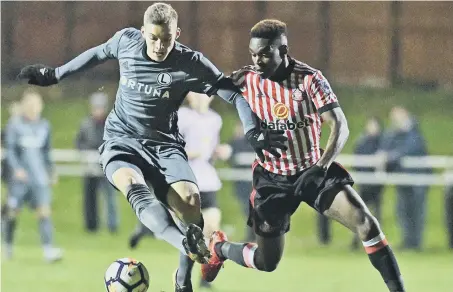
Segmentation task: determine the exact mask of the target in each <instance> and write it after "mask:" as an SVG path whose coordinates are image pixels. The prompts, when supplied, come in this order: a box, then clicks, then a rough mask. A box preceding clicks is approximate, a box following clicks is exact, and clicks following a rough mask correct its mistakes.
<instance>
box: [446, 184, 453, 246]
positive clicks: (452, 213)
mask: <svg viewBox="0 0 453 292" xmlns="http://www.w3.org/2000/svg"><path fill="white" fill-rule="evenodd" d="M450 183H451V182H450ZM445 221H446V222H445V223H446V224H447V232H448V246H449V247H450V249H453V184H450V185H448V186H447V188H446V192H445Z"/></svg>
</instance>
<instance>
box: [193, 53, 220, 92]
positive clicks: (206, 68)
mask: <svg viewBox="0 0 453 292" xmlns="http://www.w3.org/2000/svg"><path fill="white" fill-rule="evenodd" d="M192 61H193V62H192V72H191V75H192V76H190V77H189V78H190V79H192V80H191V81H194V83H195V85H194V86H193V88H191V91H194V92H197V93H205V94H207V95H209V96H211V95H212V94H214V93H215V92H216V91H217V89H218V88H216V87H215V85H216V84H217V83H218V82H219V81H220V80H221V79H223V78H224V75H223V73H222V72H220V71H219V69H217V67H216V66H214V64H212V63H211V61H209V60H208V59H207V58H206V57H205V56H203V54H201V53H200V52H195V54H194V55H193V56H192Z"/></svg>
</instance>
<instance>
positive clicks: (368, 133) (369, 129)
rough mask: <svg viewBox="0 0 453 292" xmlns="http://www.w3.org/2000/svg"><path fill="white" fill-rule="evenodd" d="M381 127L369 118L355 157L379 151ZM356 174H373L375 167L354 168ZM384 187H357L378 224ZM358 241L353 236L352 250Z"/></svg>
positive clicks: (370, 185)
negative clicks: (372, 210)
mask: <svg viewBox="0 0 453 292" xmlns="http://www.w3.org/2000/svg"><path fill="white" fill-rule="evenodd" d="M382 131H383V125H382V122H381V120H380V119H379V118H377V117H371V118H370V119H369V120H368V121H367V123H366V126H365V133H363V135H362V136H361V137H360V139H359V141H358V142H357V144H356V145H355V150H354V154H356V155H373V154H376V153H377V151H378V150H379V146H380V143H381V140H382ZM354 170H355V171H357V172H359V171H360V172H375V171H376V168H375V167H355V168H354ZM383 190H384V186H383V185H382V184H361V185H360V186H359V194H360V195H361V196H362V199H363V201H364V202H365V204H367V206H368V207H371V208H370V209H374V212H373V213H374V214H373V215H374V216H375V217H376V219H377V220H378V221H379V222H382V221H381V217H382V213H381V205H382V191H383ZM360 245H361V244H360V241H359V238H358V237H357V236H354V239H353V241H352V248H353V249H357V248H358V247H359V246H360Z"/></svg>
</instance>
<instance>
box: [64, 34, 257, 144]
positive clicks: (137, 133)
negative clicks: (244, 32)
mask: <svg viewBox="0 0 453 292" xmlns="http://www.w3.org/2000/svg"><path fill="white" fill-rule="evenodd" d="M109 59H118V61H119V65H120V80H119V87H118V91H117V94H116V101H115V105H114V108H113V109H112V111H111V112H110V114H109V116H108V118H107V121H106V124H105V131H104V139H105V140H106V139H110V138H113V137H132V138H137V139H149V140H153V141H155V142H156V143H163V144H170V145H171V144H175V143H176V144H181V143H183V140H182V136H181V135H180V134H179V131H178V125H177V119H178V116H177V110H178V108H179V107H180V105H181V103H182V102H183V100H184V98H185V96H186V95H187V93H188V92H189V91H193V92H197V93H206V94H208V95H213V94H216V95H219V96H220V97H222V98H223V99H224V100H226V101H227V102H229V103H234V104H235V105H236V108H237V110H238V113H239V117H240V118H241V121H242V123H243V125H244V129H245V131H248V130H250V129H253V128H254V127H255V120H254V115H253V112H252V111H251V109H250V106H249V105H248V103H247V102H246V100H245V99H244V98H243V97H242V95H241V94H240V91H239V89H237V88H236V87H235V86H234V85H233V83H232V82H231V80H229V79H228V78H226V77H225V76H224V74H222V73H221V72H220V71H219V70H218V69H217V68H216V67H215V66H214V65H213V64H212V63H211V62H210V61H209V60H208V59H207V58H205V57H204V56H203V55H202V54H201V53H200V52H197V51H193V50H191V49H189V48H188V47H186V46H184V45H182V44H181V43H178V42H176V44H175V47H174V48H173V50H172V51H171V53H170V54H169V56H168V57H167V59H166V60H165V61H163V62H155V61H153V60H151V59H150V58H149V57H148V55H147V54H146V42H145V40H144V38H143V37H142V35H141V33H140V31H139V30H137V29H135V28H125V29H123V30H120V31H118V32H117V33H115V35H114V36H113V37H112V38H111V39H109V40H108V41H107V42H106V43H104V44H102V45H99V46H97V47H95V48H92V49H89V50H88V51H86V52H84V53H82V54H81V55H79V56H78V57H76V58H75V59H73V60H71V61H70V62H68V63H67V64H65V65H63V66H61V67H58V68H56V71H55V74H56V77H57V79H58V80H61V79H63V78H65V77H66V76H69V75H71V74H73V73H76V72H79V71H81V70H84V69H87V68H90V67H93V66H95V65H98V64H101V63H103V62H105V61H106V60H109Z"/></svg>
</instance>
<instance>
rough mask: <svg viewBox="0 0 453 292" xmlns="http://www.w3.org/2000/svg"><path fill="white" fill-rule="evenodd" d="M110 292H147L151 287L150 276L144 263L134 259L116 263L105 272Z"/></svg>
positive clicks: (121, 260) (125, 259)
mask: <svg viewBox="0 0 453 292" xmlns="http://www.w3.org/2000/svg"><path fill="white" fill-rule="evenodd" d="M104 280H105V286H106V287H107V291H108V292H145V291H147V290H148V287H149V274H148V270H147V269H146V267H145V265H143V263H141V262H139V261H137V260H136V259H133V258H123V259H119V260H116V261H114V262H113V263H112V264H111V265H110V266H109V267H108V268H107V271H106V272H105V276H104Z"/></svg>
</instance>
